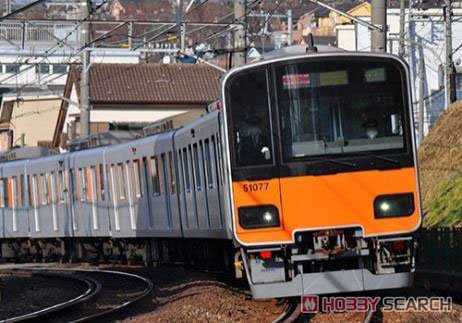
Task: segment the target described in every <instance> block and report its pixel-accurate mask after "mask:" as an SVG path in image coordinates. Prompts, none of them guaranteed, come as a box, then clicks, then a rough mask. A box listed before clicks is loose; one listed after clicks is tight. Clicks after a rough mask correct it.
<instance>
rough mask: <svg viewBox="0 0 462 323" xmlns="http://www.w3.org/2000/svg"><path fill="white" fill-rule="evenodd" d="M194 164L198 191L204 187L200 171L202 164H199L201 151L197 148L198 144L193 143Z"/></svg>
mask: <svg viewBox="0 0 462 323" xmlns="http://www.w3.org/2000/svg"><path fill="white" fill-rule="evenodd" d="M193 155H194V159H193V164H194V176H195V178H196V188H197V190H198V191H200V190H201V189H202V183H201V172H200V166H199V152H198V150H197V144H193Z"/></svg>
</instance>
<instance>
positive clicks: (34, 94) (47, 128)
mask: <svg viewBox="0 0 462 323" xmlns="http://www.w3.org/2000/svg"><path fill="white" fill-rule="evenodd" d="M61 93H62V86H53V87H50V88H47V89H42V88H24V89H22V90H21V91H12V92H7V93H4V94H3V96H2V102H1V105H0V151H6V150H9V149H11V148H14V147H36V146H49V145H50V143H51V141H52V139H53V135H54V129H53V127H52V126H51V125H53V124H54V123H55V122H56V120H57V118H58V114H59V111H60V106H61Z"/></svg>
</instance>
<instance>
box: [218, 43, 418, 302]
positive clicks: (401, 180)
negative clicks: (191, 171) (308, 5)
mask: <svg viewBox="0 0 462 323" xmlns="http://www.w3.org/2000/svg"><path fill="white" fill-rule="evenodd" d="M292 49H293V50H294V51H296V50H297V47H294V48H292ZM222 99H223V102H222V103H223V108H222V109H223V124H222V127H223V129H222V130H223V133H224V143H225V144H228V150H227V156H226V158H225V163H227V165H226V166H227V168H228V170H229V181H230V183H231V185H230V199H229V201H230V205H229V207H230V209H231V210H232V223H233V235H234V240H235V244H236V245H238V247H239V248H240V254H239V256H238V257H236V259H237V261H236V263H235V265H236V269H237V271H238V273H239V271H240V270H242V272H244V271H245V274H246V276H247V279H248V281H249V284H250V287H251V290H252V293H253V295H254V297H255V298H267V297H286V296H297V295H302V294H327V293H338V292H354V291H364V290H376V289H389V288H401V287H406V286H409V285H410V284H412V278H413V272H414V242H413V232H414V231H415V230H416V229H418V228H419V226H420V223H421V215H420V209H419V191H418V180H417V176H418V174H417V160H416V149H415V142H414V134H413V114H412V108H411V106H412V104H411V90H410V84H409V70H408V66H407V65H406V63H405V62H403V61H402V60H401V59H400V58H398V57H396V56H392V55H386V54H370V53H352V52H343V51H338V50H336V51H328V52H323V51H321V50H320V51H319V52H317V53H313V54H306V53H300V54H297V53H290V52H287V53H284V54H283V55H278V56H276V57H275V58H270V59H266V60H263V61H260V62H257V63H253V64H249V65H246V66H242V67H239V68H236V69H234V70H232V71H231V72H229V73H228V74H227V75H226V76H225V78H224V80H223V83H222Z"/></svg>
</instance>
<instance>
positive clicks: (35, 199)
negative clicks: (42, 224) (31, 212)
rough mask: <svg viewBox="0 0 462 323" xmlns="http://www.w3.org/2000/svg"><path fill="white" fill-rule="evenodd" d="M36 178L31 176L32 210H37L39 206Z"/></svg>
mask: <svg viewBox="0 0 462 323" xmlns="http://www.w3.org/2000/svg"><path fill="white" fill-rule="evenodd" d="M38 179H39V178H38V176H37V175H35V174H34V175H32V199H33V203H34V208H37V207H39V206H40V193H39V189H38Z"/></svg>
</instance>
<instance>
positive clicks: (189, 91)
mask: <svg viewBox="0 0 462 323" xmlns="http://www.w3.org/2000/svg"><path fill="white" fill-rule="evenodd" d="M222 75H223V73H222V72H220V71H219V70H217V69H215V68H213V67H210V66H207V65H200V64H94V65H91V68H90V101H91V103H119V104H120V103H135V104H136V103H138V104H147V103H154V104H158V103H166V104H187V103H206V102H208V101H211V100H214V99H217V98H218V97H219V87H220V77H221V76H222Z"/></svg>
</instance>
